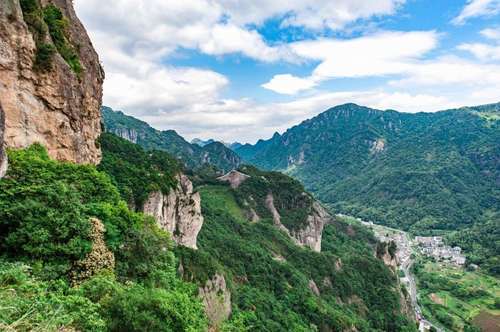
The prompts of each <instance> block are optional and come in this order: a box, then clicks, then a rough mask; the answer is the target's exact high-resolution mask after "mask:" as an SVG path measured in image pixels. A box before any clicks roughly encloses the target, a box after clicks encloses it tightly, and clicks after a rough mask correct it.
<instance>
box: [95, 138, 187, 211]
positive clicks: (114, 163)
mask: <svg viewBox="0 0 500 332" xmlns="http://www.w3.org/2000/svg"><path fill="white" fill-rule="evenodd" d="M99 142H100V145H101V149H102V151H103V158H102V161H101V164H100V165H99V166H98V169H99V170H101V171H104V172H106V173H107V174H109V175H110V176H111V178H112V179H113V182H114V183H115V184H116V186H117V188H118V189H119V191H120V194H121V195H122V197H123V199H125V200H126V201H127V202H128V203H129V206H134V207H136V208H138V209H140V208H141V207H142V205H143V203H144V201H145V200H146V199H147V197H148V195H149V194H150V193H151V192H153V191H158V190H159V191H161V192H163V193H165V194H168V192H169V191H170V189H171V188H172V187H174V186H175V185H176V184H177V180H176V178H175V176H176V174H177V173H179V172H180V171H181V167H180V165H179V162H178V161H177V160H176V159H174V158H172V157H171V156H170V155H169V154H167V153H165V152H163V151H155V150H153V151H148V152H146V151H144V150H143V149H142V148H141V147H140V146H138V145H136V144H133V143H130V142H128V141H127V140H125V139H122V138H119V137H117V136H115V135H113V134H109V133H104V134H102V135H101V137H100V139H99Z"/></svg>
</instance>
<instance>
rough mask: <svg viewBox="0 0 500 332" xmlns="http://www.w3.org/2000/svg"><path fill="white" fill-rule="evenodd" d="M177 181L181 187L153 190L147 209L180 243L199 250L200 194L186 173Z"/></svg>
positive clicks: (200, 225)
mask: <svg viewBox="0 0 500 332" xmlns="http://www.w3.org/2000/svg"><path fill="white" fill-rule="evenodd" d="M177 181H178V182H177V187H176V188H173V189H171V190H170V192H169V193H168V194H164V193H162V192H160V191H155V192H153V193H151V194H150V195H149V197H148V199H147V200H146V202H145V203H144V207H143V212H144V213H145V214H147V215H150V216H152V217H154V218H155V219H156V221H157V223H158V225H159V226H160V227H161V228H162V229H164V230H165V231H167V232H169V233H170V234H171V235H172V237H173V239H174V241H175V242H176V243H177V244H178V245H181V246H185V247H188V248H192V249H197V243H196V241H197V238H198V233H199V232H200V230H201V227H202V226H203V215H202V214H201V198H200V193H199V192H194V190H193V184H192V183H191V181H190V180H189V178H188V177H187V176H186V175H183V174H180V175H179V176H178V178H177Z"/></svg>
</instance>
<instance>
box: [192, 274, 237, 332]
mask: <svg viewBox="0 0 500 332" xmlns="http://www.w3.org/2000/svg"><path fill="white" fill-rule="evenodd" d="M199 296H200V297H201V299H202V302H203V305H204V307H205V313H206V315H207V317H208V320H209V322H210V331H217V329H218V327H219V326H220V325H221V323H222V322H223V321H225V320H226V319H227V318H229V316H230V315H231V293H230V292H229V290H228V289H227V287H226V279H225V278H224V276H223V275H220V274H215V275H214V276H213V277H212V278H211V279H209V280H207V282H206V283H205V286H203V287H200V288H199Z"/></svg>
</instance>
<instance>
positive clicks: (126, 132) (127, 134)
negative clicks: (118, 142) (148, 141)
mask: <svg viewBox="0 0 500 332" xmlns="http://www.w3.org/2000/svg"><path fill="white" fill-rule="evenodd" d="M113 134H115V135H116V136H119V137H121V138H123V139H126V140H127V141H129V142H132V143H137V138H138V134H137V130H135V129H133V128H116V129H115V130H113Z"/></svg>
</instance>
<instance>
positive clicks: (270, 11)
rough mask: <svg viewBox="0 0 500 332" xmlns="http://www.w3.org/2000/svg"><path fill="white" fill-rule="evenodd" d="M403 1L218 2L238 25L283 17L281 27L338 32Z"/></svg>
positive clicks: (390, 11)
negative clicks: (327, 29) (333, 30)
mask: <svg viewBox="0 0 500 332" xmlns="http://www.w3.org/2000/svg"><path fill="white" fill-rule="evenodd" d="M404 2H405V0H377V1H366V0H336V1H330V0H288V1H269V0H253V1H240V0H220V1H219V3H220V4H221V5H222V6H223V7H224V8H225V9H226V10H227V14H228V15H229V16H230V17H231V19H232V20H233V21H234V22H237V23H239V24H249V23H250V24H252V23H255V24H262V23H263V22H264V21H265V20H266V19H268V18H271V17H283V16H285V17H286V18H285V20H284V22H283V23H282V24H283V26H289V25H291V26H300V27H305V28H307V29H314V30H321V29H324V28H330V29H341V28H344V27H345V26H346V25H348V24H350V23H352V22H355V21H357V20H359V19H367V18H370V17H372V16H381V15H390V14H394V13H395V12H396V10H397V9H398V8H399V7H400V5H402V4H403V3H404Z"/></svg>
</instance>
